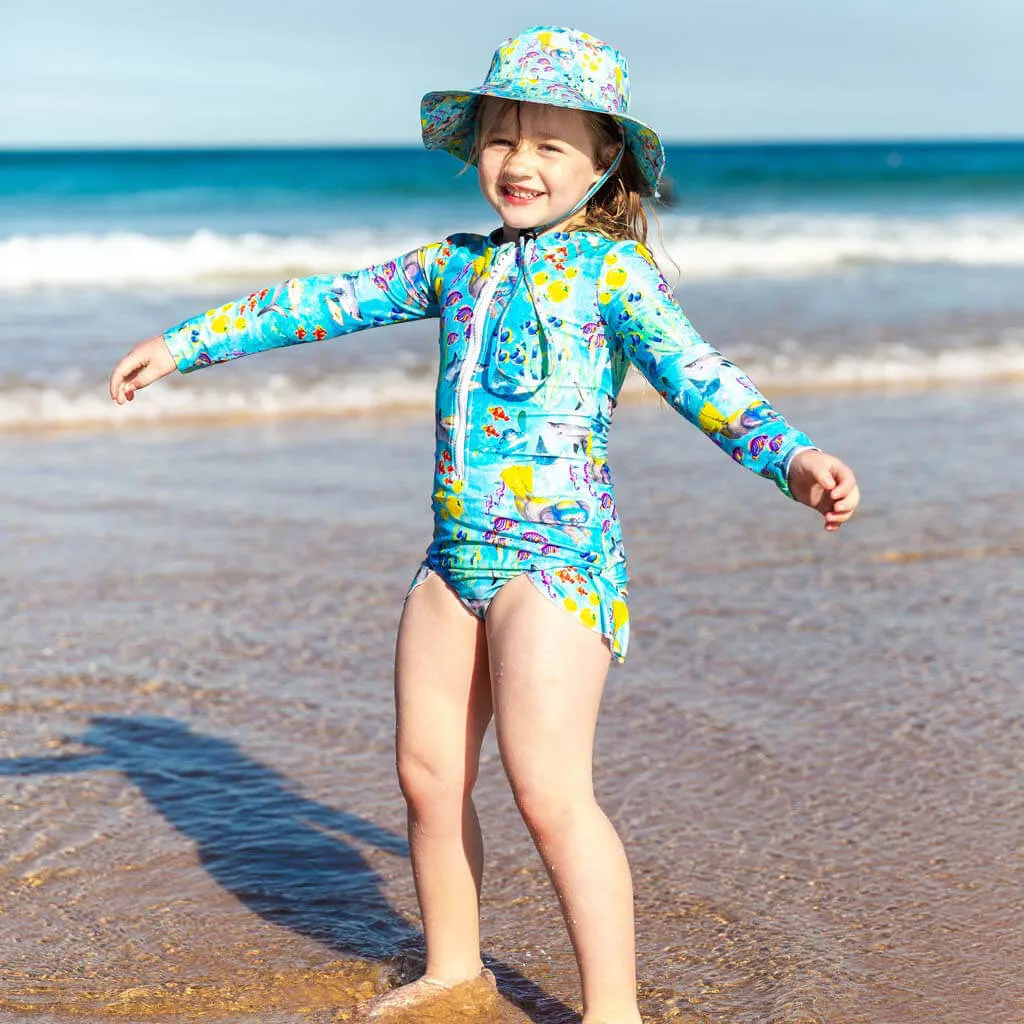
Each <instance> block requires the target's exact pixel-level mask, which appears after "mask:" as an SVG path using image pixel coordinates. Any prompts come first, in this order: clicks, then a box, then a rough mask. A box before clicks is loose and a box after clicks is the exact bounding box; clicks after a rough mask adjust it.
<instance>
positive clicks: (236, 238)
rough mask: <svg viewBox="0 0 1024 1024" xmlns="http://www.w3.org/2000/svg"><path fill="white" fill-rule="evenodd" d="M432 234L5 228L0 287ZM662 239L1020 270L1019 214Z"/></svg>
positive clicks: (855, 219)
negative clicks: (27, 231) (28, 231)
mask: <svg viewBox="0 0 1024 1024" xmlns="http://www.w3.org/2000/svg"><path fill="white" fill-rule="evenodd" d="M442 234H443V232H442V231H440V230H438V231H435V232H430V231H429V229H428V230H424V231H420V232H418V233H416V234H415V235H414V234H413V233H412V232H411V231H410V232H408V233H405V232H393V231H392V232H375V231H371V230H370V229H363V230H357V231H345V232H339V233H336V234H330V235H322V236H316V235H309V236H304V235H295V236H288V237H274V236H272V235H267V234H257V233H250V234H240V235H231V234H224V233H217V232H214V231H208V230H199V231H196V232H194V233H192V234H190V235H188V236H183V237H164V236H160V235H149V234H142V233H137V232H112V233H109V234H84V233H77V234H50V235H14V236H10V237H7V238H0V291H12V290H24V289H31V288H48V287H69V286H70V287H91V288H109V289H138V288H145V287H147V286H161V287H168V286H170V287H179V288H189V289H194V290H206V289H209V290H211V291H212V290H223V288H224V287H225V285H226V284H228V283H229V282H231V281H235V280H238V281H242V280H244V281H248V282H256V281H278V280H283V279H285V278H287V277H292V276H301V275H306V274H313V273H328V272H330V273H336V272H341V271H345V270H353V269H356V268H358V267H363V266H367V265H369V264H371V263H374V262H376V261H379V260H383V259H387V258H389V257H392V256H395V255H397V254H399V253H401V252H405V251H407V250H409V249H412V248H414V247H415V246H416V245H419V244H422V243H423V242H424V241H428V240H430V239H431V238H434V237H440V236H441V235H442ZM654 234H657V232H654ZM661 234H662V237H661V239H660V245H659V246H657V247H656V248H658V249H660V251H659V253H658V255H659V256H661V255H664V254H666V253H667V254H668V255H670V256H671V258H672V259H673V260H674V261H675V262H676V263H677V264H678V265H679V267H680V269H681V270H682V273H683V277H684V278H686V279H690V280H695V279H716V278H729V277H737V276H755V277H799V276H807V275H814V274H826V273H832V272H835V271H837V270H839V269H841V268H843V267H848V266H851V265H857V264H879V263H896V264H926V263H944V264H955V265H964V266H1020V265H1024V216H1011V215H996V214H972V215H961V216H949V217H940V218H925V217H921V218H911V217H888V216H882V215H875V216H866V215H843V216H840V215H810V214H792V213H790V214H778V215H762V216H743V217H721V218H713V217H690V216H678V215H673V214H666V215H663V217H662V233H661Z"/></svg>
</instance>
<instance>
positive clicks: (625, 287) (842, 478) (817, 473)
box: [598, 242, 856, 529]
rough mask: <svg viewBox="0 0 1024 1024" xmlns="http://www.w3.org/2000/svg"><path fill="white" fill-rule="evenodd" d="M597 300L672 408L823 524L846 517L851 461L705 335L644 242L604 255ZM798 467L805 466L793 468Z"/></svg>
mask: <svg viewBox="0 0 1024 1024" xmlns="http://www.w3.org/2000/svg"><path fill="white" fill-rule="evenodd" d="M598 299H599V302H600V304H601V308H602V312H603V315H604V319H605V323H606V324H607V326H608V329H609V333H610V334H611V335H612V337H613V338H614V339H615V340H616V341H617V343H618V344H620V345H622V348H623V351H624V352H625V354H626V356H627V357H628V359H629V360H630V362H632V363H633V364H634V365H635V366H636V367H637V369H639V370H640V372H641V373H642V374H643V375H644V376H645V377H646V378H647V380H648V381H649V382H650V383H651V384H652V385H653V386H654V387H655V388H656V389H657V391H658V393H659V394H660V395H662V397H663V398H664V399H665V400H666V401H667V402H669V404H670V405H672V407H673V408H674V409H676V410H677V411H678V412H679V413H681V414H682V415H683V416H685V417H686V419H688V420H689V421H690V422H691V423H693V424H694V425H696V426H697V427H699V428H700V429H701V430H702V431H703V432H704V434H705V435H707V436H708V437H709V438H710V439H711V440H712V441H714V443H715V444H716V445H718V447H719V448H721V449H722V450H723V451H725V452H727V453H728V454H729V455H730V456H731V457H732V459H733V460H734V461H735V462H738V463H740V464H741V465H743V466H746V467H747V468H748V469H750V470H753V471H754V472H755V473H759V474H760V475H761V476H765V477H769V478H770V479H772V480H774V481H775V483H776V484H777V486H778V487H779V489H780V490H781V491H782V492H783V493H784V494H786V495H788V496H790V497H792V498H795V499H796V500H797V501H801V502H803V503H804V504H808V505H811V506H812V507H814V508H817V509H818V510H819V511H820V512H822V514H823V515H824V516H825V519H826V522H825V526H826V529H834V528H835V526H837V525H838V524H839V523H840V522H842V521H844V520H845V519H847V518H849V515H851V514H852V511H853V508H852V507H851V508H849V509H848V510H847V508H846V505H848V504H849V498H850V495H851V494H853V493H855V492H856V481H855V480H854V479H853V474H852V472H851V471H850V470H849V468H848V467H846V466H845V465H844V464H843V463H841V462H840V461H839V460H838V459H836V458H835V457H834V456H830V455H826V453H824V452H821V451H819V450H818V449H816V448H815V447H814V444H813V442H812V441H811V439H810V438H809V437H808V436H807V435H806V434H804V433H802V432H801V431H799V430H797V429H796V428H794V427H792V426H790V424H788V423H787V422H786V421H785V419H783V417H782V416H781V415H780V414H779V413H778V412H776V411H775V409H773V408H772V406H771V405H770V404H769V403H768V401H767V400H766V399H765V397H764V396H763V395H762V394H761V392H760V391H758V389H757V388H756V387H755V386H754V384H753V383H752V382H751V380H750V378H749V377H747V375H746V374H745V373H743V371H742V370H740V368H739V367H738V366H736V365H735V364H733V363H731V362H729V360H727V359H725V358H724V357H723V356H722V355H721V354H720V353H719V352H718V351H717V350H716V349H714V348H712V347H711V346H710V345H709V344H708V343H707V342H706V341H704V339H703V338H701V336H700V335H699V334H698V333H697V332H696V331H695V330H694V328H693V326H692V325H691V324H690V322H689V320H687V318H686V316H685V314H684V313H683V311H682V309H681V308H680V306H679V303H678V302H677V301H676V299H675V296H674V295H673V294H672V289H671V288H670V287H669V285H668V283H667V282H666V281H665V278H664V277H663V276H662V275H661V273H660V271H659V270H658V268H657V266H656V265H655V263H654V260H653V259H652V257H651V255H650V253H648V251H647V250H646V249H645V248H644V247H643V246H642V245H639V244H638V243H635V242H623V243H621V244H619V245H617V246H616V247H615V248H613V249H612V250H611V252H610V253H609V254H608V255H607V256H606V257H605V261H604V265H603V267H602V270H601V276H600V282H599V285H598ZM797 466H799V467H800V472H799V473H796V474H791V472H790V470H791V467H792V468H794V469H795V468H796V467H797ZM823 489H825V491H826V492H827V493H826V494H825V495H824V497H823V496H822V491H823ZM833 491H838V493H835V494H834V495H832V494H831V492H833ZM830 495H831V497H834V499H835V502H834V503H833V501H832V500H831V498H830ZM840 501H845V502H846V505H844V506H843V507H842V508H839V507H838V505H839V502H840ZM833 504H835V505H836V508H833ZM853 507H856V502H855V501H854V503H853ZM830 516H831V517H832V518H830Z"/></svg>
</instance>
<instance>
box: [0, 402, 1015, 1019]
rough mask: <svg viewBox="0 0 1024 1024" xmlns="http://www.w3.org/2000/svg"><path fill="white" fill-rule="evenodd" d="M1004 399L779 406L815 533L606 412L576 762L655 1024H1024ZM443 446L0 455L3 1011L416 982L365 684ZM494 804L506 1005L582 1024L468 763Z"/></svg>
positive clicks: (771, 500)
mask: <svg viewBox="0 0 1024 1024" xmlns="http://www.w3.org/2000/svg"><path fill="white" fill-rule="evenodd" d="M144 397H145V396H141V398H144ZM141 398H140V400H141ZM1022 399H1024V392H1022V391H1021V390H1020V388H1019V387H1017V388H1012V387H1006V388H998V387H993V386H989V387H986V388H985V389H979V390H977V391H969V390H957V391H952V390H946V391H935V392H932V393H926V392H917V393H897V392H892V393H885V392H876V393H871V394H856V395H843V394H832V395H830V396H828V397H827V398H821V399H818V398H811V397H807V396H796V395H791V396H788V397H786V396H782V397H781V398H780V401H779V404H780V405H781V406H782V408H783V409H784V410H785V411H786V412H787V414H788V415H789V416H790V418H791V419H793V420H794V421H795V422H796V423H798V424H799V425H800V426H801V427H803V428H804V429H806V430H807V431H808V432H809V433H810V434H811V435H812V436H814V437H815V438H816V439H817V440H818V441H819V442H820V443H822V444H823V445H825V446H826V447H828V448H829V449H831V450H835V451H837V452H839V453H840V454H842V455H843V456H844V457H846V458H848V459H849V461H851V462H852V463H853V464H854V465H855V467H856V469H857V471H858V475H859V477H860V480H861V483H862V486H863V490H864V495H865V498H864V507H863V510H862V512H861V513H860V514H859V515H858V517H857V518H856V519H855V521H854V522H853V523H852V524H851V525H850V526H848V527H846V528H844V529H843V530H842V531H840V532H839V534H838V535H836V536H827V535H825V534H824V533H823V532H822V531H821V530H820V527H819V526H818V525H817V523H816V522H815V519H814V516H813V514H811V513H810V512H808V511H807V510H805V509H800V508H796V507H794V506H792V505H791V504H790V503H788V502H786V501H785V500H784V499H782V498H781V497H780V496H779V495H778V494H777V493H775V492H774V489H773V488H772V487H771V486H770V485H768V484H765V483H764V482H762V481H758V480H756V479H754V478H753V477H751V476H750V475H748V474H743V473H740V472H739V471H738V470H736V469H734V468H733V467H731V466H730V465H729V464H728V462H727V460H725V459H723V458H722V457H721V456H720V454H719V453H717V452H716V451H715V450H714V449H713V448H712V446H710V445H707V444H706V443H705V442H704V441H703V440H702V439H701V438H700V437H699V435H698V434H697V433H696V432H694V431H692V430H691V429H690V428H688V427H687V426H686V425H685V424H680V423H679V422H678V420H677V418H676V417H674V415H673V414H672V413H670V412H668V411H667V410H664V409H661V408H658V407H656V406H655V404H654V403H653V401H651V400H645V401H640V402H629V403H624V404H623V406H622V407H621V408H620V409H619V411H618V413H617V414H616V415H617V420H618V422H617V424H616V429H615V430H614V431H613V439H612V443H613V448H612V460H613V468H614V470H615V473H616V478H617V482H618V489H619V504H620V507H621V508H622V510H623V517H624V528H625V532H626V542H627V549H628V551H629V553H630V557H631V570H632V586H631V592H632V596H633V615H634V629H633V646H632V648H631V652H630V658H629V661H628V662H627V664H626V665H625V667H623V668H617V669H615V670H613V671H612V673H611V676H610V679H609V684H608V688H607V693H606V698H605V705H604V711H603V717H602V721H601V726H600V729H599V736H598V749H597V757H596V763H597V784H598V788H599V796H600V798H601V801H602V803H603V805H604V806H605V807H606V809H607V810H608V812H609V814H610V815H611V816H612V818H613V820H614V821H615V823H616V825H617V826H618V827H619V829H620V830H621V832H622V834H623V837H624V839H625V841H626V844H627V850H628V851H629V854H630V858H631V861H632V864H633V869H634V875H635V884H636V898H637V911H638V931H639V939H638V944H639V958H640V977H641V994H642V1008H643V1011H644V1014H645V1017H646V1019H647V1020H648V1021H651V1022H653V1021H658V1022H661V1021H678V1020H683V1021H703V1022H707V1024H755V1022H757V1024H764V1022H771V1024H798V1022H799V1024H811V1022H816V1024H896V1022H899V1024H925V1022H928V1024H934V1022H949V1024H954V1022H956V1024H962V1022H964V1021H971V1022H972V1024H1010V1022H1012V1021H1016V1020H1019V1019H1021V1017H1022V1007H1024V987H1022V984H1021V981H1020V974H1019V967H1020V964H1021V962H1022V960H1024V933H1022V932H1024V930H1022V928H1021V925H1020V921H1021V920H1024V898H1022V896H1021V892H1022V889H1021V881H1022V878H1021V862H1020V853H1021V846H1022V843H1021V840H1022V839H1024V834H1022V831H1021V825H1020V822H1021V820H1022V818H1021V814H1022V811H1024V806H1022V803H1024V801H1022V796H1021V794H1022V791H1024V790H1022V786H1021V783H1022V781H1024V779H1022V775H1021V766H1020V752H1021V732H1022V730H1021V726H1022V724H1024V697H1022V692H1021V690H1022V687H1021V678H1022V672H1021V667H1022V664H1024V661H1022V650H1021V647H1022V644H1021V634H1020V620H1021V611H1022V609H1024V602H1022V593H1021V590H1022V587H1021V578H1022V577H1021V567H1022V557H1024V541H1022V537H1021V529H1020V522H1021V518H1020V507H1021V501H1022V498H1024V493H1022V488H1021V486H1020V483H1019V480H1018V479H1017V477H1016V474H1015V473H1014V471H1013V467H1014V466H1015V465H1016V461H1017V455H1018V453H1019V452H1020V450H1021V443H1022V441H1024V417H1022V416H1021V410H1022ZM131 412H132V410H126V415H130V414H131ZM430 431H431V424H430V417H429V412H427V413H419V412H413V413H397V412H396V413H392V414H390V415H388V416H377V417H366V418H353V419H337V420H317V421H309V422H289V423H276V424H275V423H263V424H248V425H235V426H224V427H221V428H217V429H213V428H207V429H205V430H203V431H199V430H190V429H184V428H182V429H176V430H175V429H167V428H161V427H145V428H141V429H138V430H134V431H117V432H105V433H102V432H101V433H95V434H82V433H79V434H76V435H74V436H64V437H61V436H39V435H36V436H14V435H8V436H5V437H4V438H3V442H2V443H3V451H4V456H5V459H4V465H5V469H6V471H7V472H6V474H5V477H6V485H7V489H8V501H7V503H6V504H5V507H4V509H3V510H2V512H0V517H2V518H0V531H2V536H3V538H4V541H5V544H4V562H3V578H2V582H0V587H2V590H0V621H3V623H4V626H3V644H2V645H0V670H2V676H0V679H2V684H3V685H2V690H0V711H2V716H0V806H2V808H3V813H2V816H0V822H2V832H0V855H2V863H0V934H2V935H3V943H2V947H0V949H2V951H0V965H2V969H0V1020H3V1021H12V1022H13V1021H25V1020H32V1021H39V1022H65V1021H88V1022H96V1024H100V1022H104V1021H110V1020H120V1021H124V1020H132V1021H157V1020H166V1021H183V1020H205V1021H211V1022H212V1021H218V1022H220V1021H225V1022H226V1021H232V1022H234V1021H260V1022H271V1024H274V1022H282V1024H284V1022H288V1024H291V1022H298V1021H308V1020H321V1019H322V1020H329V1019H332V1017H333V1014H334V1012H335V1011H341V1012H342V1013H343V1015H344V1013H347V1011H348V1010H349V1009H351V1007H352V1006H353V1005H354V1003H355V1001H356V1000H357V999H358V998H362V997H364V996H366V995H368V994H370V992H372V991H373V990H374V989H375V988H376V987H378V986H382V985H384V984H387V982H388V978H389V977H392V976H394V975H395V974H396V973H399V972H400V971H401V970H402V969H403V965H404V967H405V968H407V969H412V970H414V969H415V958H416V954H417V950H418V937H419V932H418V927H417V922H416V904H415V899H414V894H413V888H412V881H411V878H410V874H409V869H408V861H407V859H406V857H405V853H404V841H403V839H402V838H401V834H402V823H403V817H404V815H403V806H402V803H401V800H400V797H399V795H398V791H397V787H396V785H395V782H394V778H393V768H392V740H391V729H392V710H391V693H390V673H391V666H390V661H391V654H392V649H393V637H394V629H395V626H396V624H397V619H398V614H399V611H400V604H401V598H402V595H403V594H404V592H405V588H406V586H407V585H408V582H409V579H410V578H411V576H412V573H413V570H414V568H415V565H416V564H417V562H418V560H419V558H420V557H421V554H422V551H423V549H424V548H425V546H426V543H427V541H428V539H429V529H430V524H429V515H428V499H429V494H428V491H429V485H430V448H431V441H430ZM652 479H653V480H656V481H658V486H657V487H652V486H651V480H652ZM766 597H767V598H769V599H771V598H774V600H769V601H767V602H766V600H765V599H766ZM766 609H767V610H766ZM478 794H479V795H478V806H479V809H480V815H481V819H482V822H483V826H484V831H485V838H486V840H487V843H488V853H487V877H486V883H485V893H484V908H483V911H484V939H485V946H486V952H487V954H488V957H489V962H491V963H493V965H494V967H495V970H496V972H497V973H498V975H499V978H500V980H501V985H502V990H503V992H504V993H505V996H506V1003H505V1005H504V1008H503V1009H502V1011H501V1013H502V1014H504V1016H505V1017H506V1018H507V1019H508V1020H513V1019H515V1020H520V1021H521V1020H532V1021H534V1022H551V1024H556V1022H565V1021H572V1020H574V1019H576V1018H575V1017H574V1013H575V1012H576V1011H577V1010H578V1003H577V998H578V996H577V981H576V978H575V968H574V965H573V961H572V957H571V952H570V950H569V946H568V941H567V938H566V936H565V934H564V929H563V926H562V924H561V921H560V918H559V916H558V911H557V905H556V902H555V900H554V897H553V895H552V894H551V892H550V890H549V887H548V883H547V881H546V877H545V874H544V871H543V868H542V865H541V863H540V861H539V859H538V857H537V855H536V854H535V852H534V851H533V849H532V846H531V844H530V841H529V838H528V836H527V833H526V831H525V829H524V828H523V826H522V824H521V822H520V821H519V819H518V817H517V816H516V814H515V812H514V808H513V806H512V803H511V799H510V796H509V794H508V789H507V785H506V783H505V782H504V780H503V777H502V775H501V770H500V764H499V762H498V760H497V756H496V752H495V749H494V745H493V740H491V739H489V740H488V745H487V748H486V751H485V759H484V765H483V768H482V777H481V781H480V784H479V789H478ZM403 951H405V952H404V953H403ZM514 1005H515V1006H518V1007H519V1009H518V1010H514V1009H513V1006H514ZM444 1012H445V1013H449V1014H451V1015H449V1016H448V1017H447V1019H449V1020H455V1019H457V1016H455V1015H454V1014H455V1011H454V1010H452V1009H451V1008H450V1007H449V1008H448V1009H447V1010H445V1011H444ZM494 1013H495V1011H494V1009H493V1007H492V1008H489V1009H488V1008H486V1007H484V1008H482V1009H479V1010H478V1011H477V1012H476V1016H477V1017H480V1015H481V1014H482V1015H483V1017H482V1018H481V1019H492V1018H493V1016H494ZM419 1019H424V1018H419ZM441 1019H444V1018H441ZM466 1019H474V1016H473V1014H472V1013H469V1014H468V1015H466Z"/></svg>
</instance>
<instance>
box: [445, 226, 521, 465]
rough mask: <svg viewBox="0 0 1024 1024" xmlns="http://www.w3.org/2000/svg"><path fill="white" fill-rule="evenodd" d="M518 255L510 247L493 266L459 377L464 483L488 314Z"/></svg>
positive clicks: (457, 440)
mask: <svg viewBox="0 0 1024 1024" xmlns="http://www.w3.org/2000/svg"><path fill="white" fill-rule="evenodd" d="M516 252H517V249H516V246H515V245H510V247H509V248H508V249H507V250H506V251H505V252H500V253H499V254H498V257H497V259H495V261H494V263H492V264H491V271H490V274H489V275H488V277H487V281H486V283H485V284H484V286H483V288H482V289H481V291H480V295H479V297H478V298H477V301H476V306H475V309H474V315H473V323H472V327H471V329H470V339H469V346H468V348H467V349H466V358H465V359H464V360H463V363H462V373H461V374H460V376H459V383H458V386H457V387H456V391H455V424H454V427H453V430H452V447H453V448H454V449H455V451H454V457H453V462H454V466H455V475H456V476H457V477H458V478H459V479H460V480H464V479H465V477H466V435H467V433H468V419H469V388H470V384H472V382H473V378H474V377H475V376H476V371H477V367H478V365H479V362H480V353H481V351H482V350H483V346H484V341H485V340H486V339H487V314H488V313H489V312H490V308H491V303H492V302H493V301H494V293H495V292H496V291H497V290H498V285H500V284H501V279H502V277H503V276H504V273H505V269H506V267H507V266H508V263H509V258H510V257H511V258H512V259H514V258H515V254H516ZM510 298H511V297H510Z"/></svg>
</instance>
